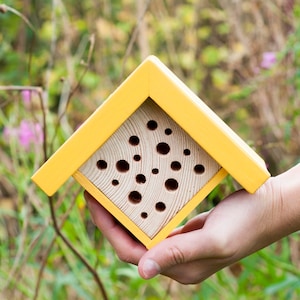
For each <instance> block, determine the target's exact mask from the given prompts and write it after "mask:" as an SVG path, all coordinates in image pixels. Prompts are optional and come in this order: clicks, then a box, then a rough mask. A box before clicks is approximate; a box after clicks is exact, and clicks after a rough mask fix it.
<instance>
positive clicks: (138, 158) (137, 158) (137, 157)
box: [133, 154, 141, 161]
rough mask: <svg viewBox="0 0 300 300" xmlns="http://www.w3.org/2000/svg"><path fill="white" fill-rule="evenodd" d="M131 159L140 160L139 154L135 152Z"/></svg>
mask: <svg viewBox="0 0 300 300" xmlns="http://www.w3.org/2000/svg"><path fill="white" fill-rule="evenodd" d="M133 160H135V161H140V160H141V156H140V155H138V154H136V155H135V156H134V157H133Z"/></svg>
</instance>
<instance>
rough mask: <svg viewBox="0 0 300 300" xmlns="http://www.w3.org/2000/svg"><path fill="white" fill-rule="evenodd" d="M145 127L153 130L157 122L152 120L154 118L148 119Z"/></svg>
mask: <svg viewBox="0 0 300 300" xmlns="http://www.w3.org/2000/svg"><path fill="white" fill-rule="evenodd" d="M147 127H148V129H149V130H155V129H156V128H157V122H156V121H154V120H150V121H149V122H148V123H147Z"/></svg>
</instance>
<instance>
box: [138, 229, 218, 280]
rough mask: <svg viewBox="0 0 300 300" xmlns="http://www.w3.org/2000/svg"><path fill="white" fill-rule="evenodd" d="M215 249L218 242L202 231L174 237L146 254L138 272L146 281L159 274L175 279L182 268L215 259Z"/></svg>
mask: <svg viewBox="0 0 300 300" xmlns="http://www.w3.org/2000/svg"><path fill="white" fill-rule="evenodd" d="M215 248H216V241H214V240H213V238H212V237H211V236H209V235H207V234H206V233H205V232H204V231H201V230H197V231H191V232H188V233H182V234H178V235H174V236H171V237H169V238H167V239H166V240H164V241H162V242H161V243H160V244H158V245H156V246H155V247H153V248H152V249H150V250H149V251H148V252H146V253H145V255H144V256H143V257H142V258H141V260H140V262H139V265H138V270H139V273H140V275H141V276H142V277H143V278H145V279H149V278H152V277H154V276H156V275H157V274H159V273H162V274H167V275H168V276H170V277H172V278H174V277H176V276H178V274H176V273H178V270H180V266H182V265H186V264H189V263H191V262H194V261H197V260H199V259H208V258H210V257H213V255H214V252H215ZM174 267H175V268H174Z"/></svg>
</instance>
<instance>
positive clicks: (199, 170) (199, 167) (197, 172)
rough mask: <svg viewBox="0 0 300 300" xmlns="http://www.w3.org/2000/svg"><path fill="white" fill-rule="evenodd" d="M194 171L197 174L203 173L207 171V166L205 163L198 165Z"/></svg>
mask: <svg viewBox="0 0 300 300" xmlns="http://www.w3.org/2000/svg"><path fill="white" fill-rule="evenodd" d="M194 171H195V173H196V174H203V173H204V172H205V167H204V166H203V165H196V166H195V167H194Z"/></svg>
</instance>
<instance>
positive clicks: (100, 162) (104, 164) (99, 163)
mask: <svg viewBox="0 0 300 300" xmlns="http://www.w3.org/2000/svg"><path fill="white" fill-rule="evenodd" d="M97 168H98V169H99V170H105V169H106V168H107V162H106V161H105V160H102V159H100V160H98V161H97Z"/></svg>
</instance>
